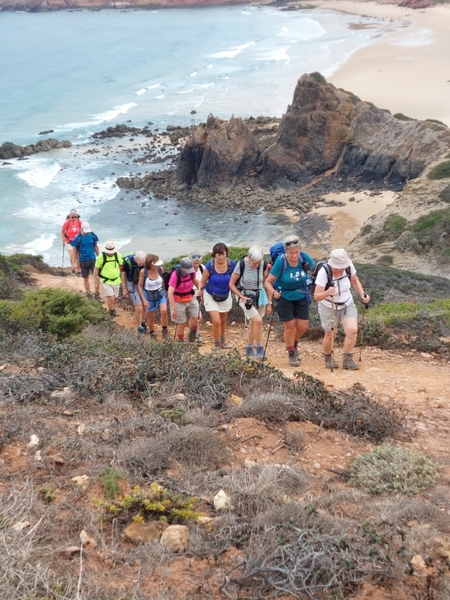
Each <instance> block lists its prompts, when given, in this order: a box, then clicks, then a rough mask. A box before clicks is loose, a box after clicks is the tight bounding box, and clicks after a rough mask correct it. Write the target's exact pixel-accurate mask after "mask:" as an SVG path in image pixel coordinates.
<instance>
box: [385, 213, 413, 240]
mask: <svg viewBox="0 0 450 600" xmlns="http://www.w3.org/2000/svg"><path fill="white" fill-rule="evenodd" d="M406 224H407V220H406V219H405V217H402V216H401V215H398V214H393V215H390V216H389V217H388V218H387V219H386V222H385V224H384V228H383V229H384V230H385V231H387V232H389V233H390V234H393V235H394V236H395V237H398V236H399V235H400V234H402V233H403V232H404V231H405V229H406Z"/></svg>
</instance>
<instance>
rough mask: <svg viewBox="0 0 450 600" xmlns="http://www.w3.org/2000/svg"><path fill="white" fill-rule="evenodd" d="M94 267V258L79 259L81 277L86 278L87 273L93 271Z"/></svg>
mask: <svg viewBox="0 0 450 600" xmlns="http://www.w3.org/2000/svg"><path fill="white" fill-rule="evenodd" d="M94 268H95V258H94V259H92V260H80V271H81V277H83V278H84V279H86V277H89V275H92V274H93V273H94Z"/></svg>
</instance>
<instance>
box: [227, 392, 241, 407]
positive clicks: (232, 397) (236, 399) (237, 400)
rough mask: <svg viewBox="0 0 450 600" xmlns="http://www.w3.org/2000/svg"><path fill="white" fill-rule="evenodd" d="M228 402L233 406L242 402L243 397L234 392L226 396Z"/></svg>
mask: <svg viewBox="0 0 450 600" xmlns="http://www.w3.org/2000/svg"><path fill="white" fill-rule="evenodd" d="M228 402H230V403H231V404H234V405H235V406H240V405H241V404H242V403H243V402H244V398H241V396H236V395H235V394H230V395H229V396H228Z"/></svg>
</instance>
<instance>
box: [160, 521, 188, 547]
mask: <svg viewBox="0 0 450 600" xmlns="http://www.w3.org/2000/svg"><path fill="white" fill-rule="evenodd" d="M161 544H162V545H163V546H165V547H166V548H168V549H169V550H172V552H183V551H184V550H186V548H187V547H188V544H189V529H188V528H187V527H186V525H169V527H168V528H167V529H166V530H165V531H164V533H163V534H162V536H161Z"/></svg>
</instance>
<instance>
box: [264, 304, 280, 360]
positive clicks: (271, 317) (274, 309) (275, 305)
mask: <svg viewBox="0 0 450 600" xmlns="http://www.w3.org/2000/svg"><path fill="white" fill-rule="evenodd" d="M276 311H277V303H276V300H275V298H272V314H271V315H270V317H269V320H270V324H269V332H268V334H267V339H266V345H265V346H264V354H263V355H262V358H261V360H264V359H265V358H266V350H267V344H268V343H269V337H270V332H271V331H272V324H273V320H274V318H275V313H276Z"/></svg>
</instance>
